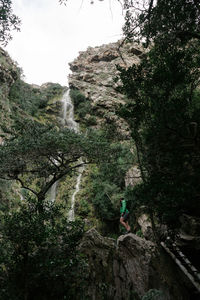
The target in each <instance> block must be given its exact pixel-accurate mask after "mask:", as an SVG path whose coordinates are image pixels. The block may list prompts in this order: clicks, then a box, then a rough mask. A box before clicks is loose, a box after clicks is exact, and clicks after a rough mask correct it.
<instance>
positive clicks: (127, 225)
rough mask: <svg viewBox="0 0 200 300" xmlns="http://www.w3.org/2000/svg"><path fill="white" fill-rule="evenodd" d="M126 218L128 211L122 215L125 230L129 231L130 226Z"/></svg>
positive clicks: (127, 217)
mask: <svg viewBox="0 0 200 300" xmlns="http://www.w3.org/2000/svg"><path fill="white" fill-rule="evenodd" d="M128 219H129V212H126V213H125V215H124V216H123V221H124V223H125V224H126V230H127V231H128V232H129V231H131V227H130V226H129V224H128Z"/></svg>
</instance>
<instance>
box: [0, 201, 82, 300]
mask: <svg viewBox="0 0 200 300" xmlns="http://www.w3.org/2000/svg"><path fill="white" fill-rule="evenodd" d="M1 229H2V238H1V240H0V299H2V300H3V299H10V300H20V299H27V300H29V299H30V300H32V299H39V300H40V299H44V300H45V299H52V300H53V299H58V300H59V299H82V298H81V297H82V296H81V295H82V294H83V291H82V287H83V285H84V279H83V278H84V270H85V261H84V259H83V258H82V257H81V255H80V253H79V252H78V251H77V249H76V248H77V245H78V242H79V240H80V238H81V237H82V234H83V224H82V223H80V222H70V223H69V222H68V221H67V219H66V218H65V217H63V214H62V210H61V207H59V206H50V205H46V209H45V211H43V213H38V211H37V203H36V202H35V201H33V200H31V199H29V203H26V204H24V205H21V207H20V209H19V210H18V211H16V212H13V213H12V214H9V213H8V214H5V216H4V218H3V219H2V220H1Z"/></svg>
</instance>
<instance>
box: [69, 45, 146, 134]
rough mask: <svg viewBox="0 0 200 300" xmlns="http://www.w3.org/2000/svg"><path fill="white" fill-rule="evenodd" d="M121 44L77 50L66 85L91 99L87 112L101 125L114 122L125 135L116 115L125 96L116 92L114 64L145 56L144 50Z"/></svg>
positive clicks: (129, 62)
mask: <svg viewBox="0 0 200 300" xmlns="http://www.w3.org/2000/svg"><path fill="white" fill-rule="evenodd" d="M120 43H121V42H120V41H119V42H117V43H111V44H108V45H102V46H100V47H95V48H91V47H89V48H88V49H87V50H86V51H84V52H80V53H79V56H78V57H77V58H76V59H75V60H74V61H73V62H71V63H70V69H71V71H72V74H71V75H69V86H70V88H71V89H78V90H79V91H80V92H81V93H82V94H83V95H84V96H85V97H86V99H88V100H89V101H90V103H91V111H90V112H89V114H90V115H93V116H96V117H97V123H98V124H100V125H102V126H103V125H104V124H105V123H111V124H112V123H114V124H115V125H116V127H117V130H118V132H119V133H122V135H123V136H124V138H127V137H129V131H128V126H127V124H126V122H125V121H124V120H122V119H121V118H120V117H119V116H117V115H116V111H117V109H118V107H119V105H120V104H121V103H124V99H125V96H124V95H122V94H120V93H119V92H118V91H116V87H117V84H116V83H115V81H114V78H115V77H116V76H117V75H118V71H117V67H116V66H117V65H120V66H122V67H128V66H130V65H132V64H137V63H138V62H139V61H140V57H141V56H142V55H144V49H143V48H142V47H141V46H139V45H137V44H125V45H123V46H122V47H119V46H120ZM87 117H88V116H87V115H86V118H87ZM81 121H83V120H81Z"/></svg>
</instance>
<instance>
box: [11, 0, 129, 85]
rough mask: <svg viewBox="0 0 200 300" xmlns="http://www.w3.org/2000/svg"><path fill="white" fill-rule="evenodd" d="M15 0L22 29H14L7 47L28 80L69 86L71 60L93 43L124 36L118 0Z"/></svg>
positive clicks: (15, 9) (29, 81)
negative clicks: (64, 2)
mask: <svg viewBox="0 0 200 300" xmlns="http://www.w3.org/2000/svg"><path fill="white" fill-rule="evenodd" d="M93 1H94V4H93V5H91V4H90V1H89V0H68V1H67V5H66V6H64V5H60V4H59V1H58V0H13V11H14V13H15V14H16V15H17V16H19V17H20V18H21V21H22V26H21V32H13V40H12V41H11V42H9V44H8V46H7V47H6V50H7V51H8V53H9V54H10V55H11V57H12V59H14V60H15V61H17V62H18V64H19V66H20V67H21V68H22V69H23V71H24V75H25V81H26V82H28V83H35V84H39V85H41V84H42V83H45V82H49V81H51V82H58V83H60V84H62V85H67V76H68V74H69V72H70V70H69V66H68V63H69V62H71V61H73V60H74V59H75V58H76V57H77V56H78V52H79V51H83V50H86V49H87V47H89V46H92V47H94V46H100V45H102V44H107V43H109V42H115V41H117V40H119V39H120V38H121V36H122V29H121V28H122V25H123V16H122V7H121V5H120V3H119V2H118V1H117V0H104V1H99V0H93Z"/></svg>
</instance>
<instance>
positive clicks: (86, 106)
mask: <svg viewBox="0 0 200 300" xmlns="http://www.w3.org/2000/svg"><path fill="white" fill-rule="evenodd" d="M70 96H71V98H72V101H73V103H74V110H75V114H77V115H78V116H79V118H80V119H83V118H84V117H85V116H86V115H87V114H88V113H91V104H90V101H89V100H88V99H87V98H86V97H85V96H84V95H83V94H81V92H80V91H79V90H77V89H72V90H70ZM90 121H91V122H92V120H90ZM93 122H94V119H93Z"/></svg>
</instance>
